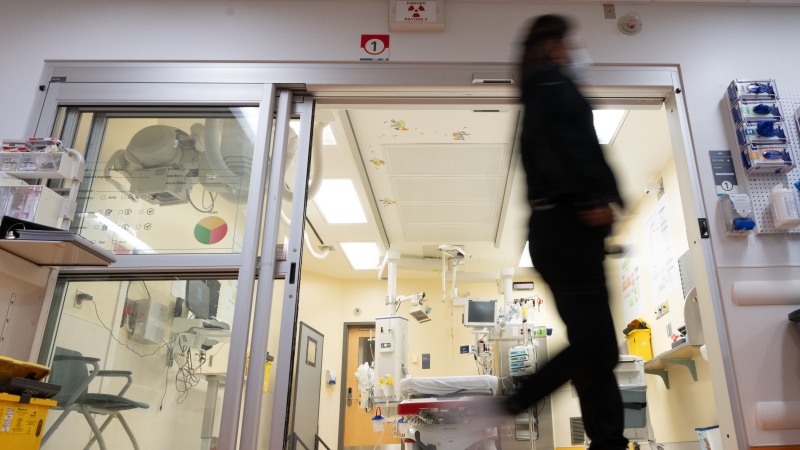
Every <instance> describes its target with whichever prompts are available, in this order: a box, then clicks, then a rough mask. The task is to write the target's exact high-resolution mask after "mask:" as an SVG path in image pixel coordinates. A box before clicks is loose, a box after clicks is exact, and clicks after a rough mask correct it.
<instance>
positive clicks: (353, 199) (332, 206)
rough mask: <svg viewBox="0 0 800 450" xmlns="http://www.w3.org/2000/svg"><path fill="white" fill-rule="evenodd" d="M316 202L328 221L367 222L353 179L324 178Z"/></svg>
mask: <svg viewBox="0 0 800 450" xmlns="http://www.w3.org/2000/svg"><path fill="white" fill-rule="evenodd" d="M314 203H316V204H317V207H318V208H319V210H320V212H321V213H322V215H323V216H324V217H325V221H326V222H328V223H367V217H366V216H365V215H364V209H363V208H362V207H361V202H360V201H358V194H356V188H355V186H353V181H352V180H349V179H340V180H332V179H325V180H322V186H320V189H319V192H318V193H317V195H316V196H314Z"/></svg>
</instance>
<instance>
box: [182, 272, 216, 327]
mask: <svg viewBox="0 0 800 450" xmlns="http://www.w3.org/2000/svg"><path fill="white" fill-rule="evenodd" d="M219 286H220V284H219V281H216V280H188V281H187V282H186V307H187V308H188V309H189V311H190V312H191V313H192V314H194V316H195V317H196V318H198V319H206V320H208V319H214V320H216V317H217V307H218V306H219Z"/></svg>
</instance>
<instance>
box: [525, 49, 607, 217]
mask: <svg viewBox="0 0 800 450" xmlns="http://www.w3.org/2000/svg"><path fill="white" fill-rule="evenodd" d="M522 102H523V104H524V105H525V116H524V122H523V128H522V150H521V151H522V163H523V165H524V167H525V172H526V173H527V176H528V198H529V199H531V200H535V199H546V200H549V201H551V202H558V203H571V204H572V205H574V207H575V208H577V209H591V208H594V207H598V206H603V205H607V204H609V203H617V204H619V205H620V206H622V200H621V199H620V196H619V191H618V189H617V183H616V180H615V179H614V174H613V173H612V172H611V168H609V167H608V164H607V163H606V161H605V159H604V158H603V150H602V149H601V147H600V144H599V143H598V142H597V134H596V133H595V130H594V119H593V116H592V108H591V106H590V105H589V103H588V102H587V101H586V99H584V98H583V96H582V95H581V93H580V91H578V88H577V86H575V83H573V82H572V80H570V79H569V78H568V77H567V76H566V75H564V74H563V73H562V71H561V69H560V68H559V66H557V65H551V66H549V67H546V68H544V69H542V70H539V71H537V72H535V73H533V74H530V75H528V76H527V77H526V78H525V79H524V80H523V82H522Z"/></svg>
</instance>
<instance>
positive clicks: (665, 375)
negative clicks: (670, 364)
mask: <svg viewBox="0 0 800 450" xmlns="http://www.w3.org/2000/svg"><path fill="white" fill-rule="evenodd" d="M644 373H649V374H650V375H658V376H660V377H661V379H662V380H664V386H666V387H667V389H669V374H668V373H667V370H666V369H644Z"/></svg>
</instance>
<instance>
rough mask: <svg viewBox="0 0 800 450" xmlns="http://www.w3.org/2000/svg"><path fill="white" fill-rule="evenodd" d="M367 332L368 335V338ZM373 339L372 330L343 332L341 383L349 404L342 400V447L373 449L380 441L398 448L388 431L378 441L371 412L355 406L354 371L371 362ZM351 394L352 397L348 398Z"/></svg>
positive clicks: (356, 397) (357, 391)
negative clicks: (344, 364) (344, 347)
mask: <svg viewBox="0 0 800 450" xmlns="http://www.w3.org/2000/svg"><path fill="white" fill-rule="evenodd" d="M370 332H371V334H370ZM374 335H375V329H374V328H366V327H364V326H354V327H350V328H348V332H347V371H345V376H344V378H345V383H346V385H347V393H348V394H346V395H348V396H349V397H350V398H352V401H348V399H347V398H345V402H346V403H345V415H344V446H345V448H348V447H359V446H374V445H376V444H377V443H378V440H379V439H380V443H381V444H399V443H400V439H399V438H392V428H391V427H390V426H388V425H387V426H386V427H385V430H384V432H383V438H382V439H381V433H380V432H377V433H376V432H375V431H373V430H372V417H374V416H375V411H374V410H371V411H370V412H367V411H366V410H365V409H364V408H361V407H360V406H359V401H360V397H361V391H359V390H358V379H356V375H355V373H356V370H358V366H359V365H361V364H364V363H365V362H366V363H370V364H371V363H372V362H373V360H374V354H375V353H374V352H375V349H374V341H372V342H371V343H370V337H372V336H374ZM350 392H352V394H349V393H350Z"/></svg>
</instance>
